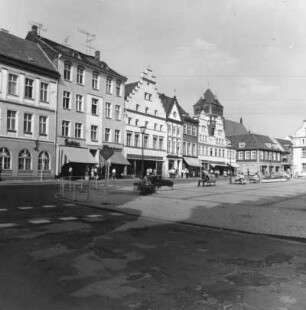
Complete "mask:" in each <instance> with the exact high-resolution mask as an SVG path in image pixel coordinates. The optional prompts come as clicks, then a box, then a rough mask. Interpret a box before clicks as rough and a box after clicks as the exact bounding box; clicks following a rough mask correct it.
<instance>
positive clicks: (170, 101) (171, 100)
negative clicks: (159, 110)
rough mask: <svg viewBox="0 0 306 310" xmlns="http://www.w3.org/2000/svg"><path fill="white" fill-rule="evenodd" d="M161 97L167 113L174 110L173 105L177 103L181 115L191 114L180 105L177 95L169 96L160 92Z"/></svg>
mask: <svg viewBox="0 0 306 310" xmlns="http://www.w3.org/2000/svg"><path fill="white" fill-rule="evenodd" d="M159 98H160V100H161V102H162V104H163V107H164V109H165V112H166V115H167V116H168V115H169V114H170V112H171V110H172V107H173V105H174V104H175V103H176V104H177V107H178V111H179V113H180V115H181V117H183V116H184V115H185V116H189V114H188V113H187V112H186V111H185V110H184V109H183V108H182V107H181V106H180V105H179V103H178V101H177V99H176V97H175V96H174V97H168V96H166V95H165V94H159Z"/></svg>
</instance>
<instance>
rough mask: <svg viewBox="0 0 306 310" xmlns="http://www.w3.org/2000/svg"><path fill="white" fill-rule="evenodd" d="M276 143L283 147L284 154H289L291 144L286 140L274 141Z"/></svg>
mask: <svg viewBox="0 0 306 310" xmlns="http://www.w3.org/2000/svg"><path fill="white" fill-rule="evenodd" d="M276 141H277V142H278V143H279V144H280V145H281V146H282V147H283V149H284V150H285V152H288V153H290V149H291V147H292V145H293V143H292V142H291V141H290V140H286V139H276Z"/></svg>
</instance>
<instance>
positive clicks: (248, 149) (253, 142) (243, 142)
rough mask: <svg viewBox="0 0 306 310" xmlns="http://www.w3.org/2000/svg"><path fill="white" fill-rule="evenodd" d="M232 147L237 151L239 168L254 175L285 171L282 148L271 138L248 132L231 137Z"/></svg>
mask: <svg viewBox="0 0 306 310" xmlns="http://www.w3.org/2000/svg"><path fill="white" fill-rule="evenodd" d="M229 140H230V141H231V145H232V147H233V148H234V149H235V150H236V151H237V164H238V165H239V170H240V171H242V172H243V173H245V174H250V175H253V174H255V173H256V172H259V173H261V174H262V175H271V174H273V173H278V172H283V171H284V166H283V164H282V160H281V158H282V150H281V149H280V148H279V146H278V144H277V143H275V142H274V141H273V140H272V139H271V138H269V137H268V136H264V135H258V134H253V133H248V134H245V135H238V136H231V137H229Z"/></svg>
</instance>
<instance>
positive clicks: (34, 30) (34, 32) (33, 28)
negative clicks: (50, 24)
mask: <svg viewBox="0 0 306 310" xmlns="http://www.w3.org/2000/svg"><path fill="white" fill-rule="evenodd" d="M32 34H34V35H35V36H37V35H38V26H37V25H32Z"/></svg>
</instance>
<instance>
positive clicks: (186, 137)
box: [181, 110, 201, 176]
mask: <svg viewBox="0 0 306 310" xmlns="http://www.w3.org/2000/svg"><path fill="white" fill-rule="evenodd" d="M181 114H182V120H183V172H186V171H188V175H190V176H199V175H200V172H201V171H200V170H201V169H200V168H201V164H200V161H199V158H198V125H199V121H198V120H197V119H194V118H192V117H190V116H189V115H188V114H187V113H186V112H185V111H183V110H182V113H181ZM183 175H184V173H183Z"/></svg>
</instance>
